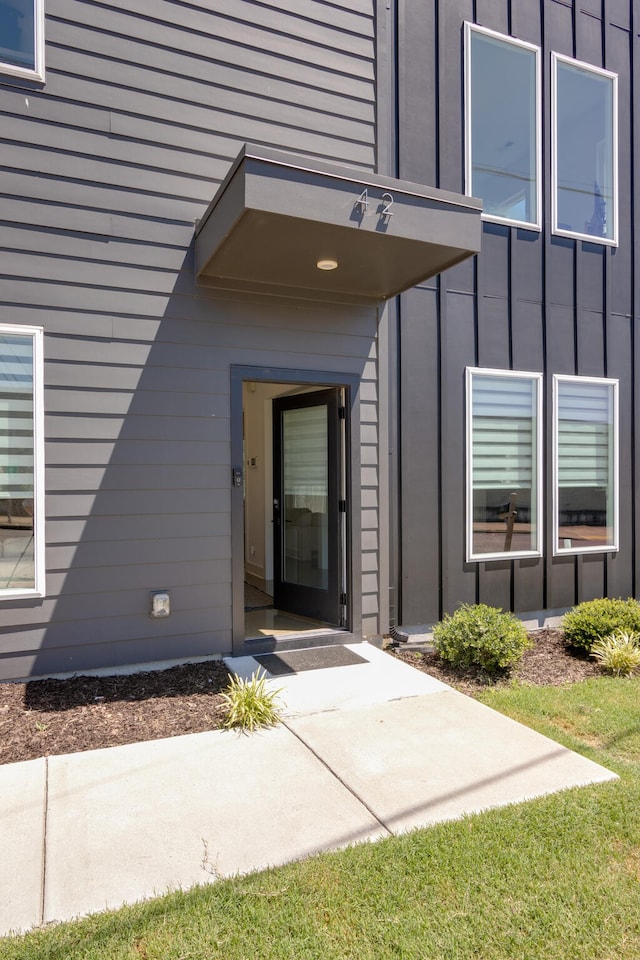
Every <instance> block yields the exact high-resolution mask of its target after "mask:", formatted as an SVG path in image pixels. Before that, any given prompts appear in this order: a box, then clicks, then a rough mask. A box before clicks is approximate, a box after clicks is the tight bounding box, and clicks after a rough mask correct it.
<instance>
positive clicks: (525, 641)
mask: <svg viewBox="0 0 640 960" xmlns="http://www.w3.org/2000/svg"><path fill="white" fill-rule="evenodd" d="M433 642H434V646H435V648H436V650H437V651H438V653H439V654H440V656H441V657H442V659H443V660H446V661H447V662H449V663H452V664H453V665H454V666H456V667H480V669H481V670H484V671H485V673H489V674H495V673H500V672H502V671H504V670H507V669H509V667H512V666H513V665H514V664H515V663H517V662H518V660H520V658H521V657H522V654H523V653H524V651H525V650H526V649H527V647H530V646H531V641H530V640H529V635H528V634H527V631H526V629H525V627H524V625H523V624H522V623H521V622H520V621H519V620H518V619H516V617H514V616H513V614H512V613H503V611H502V610H501V609H500V608H499V607H488V606H487V605H486V604H484V603H478V604H474V605H471V604H466V603H465V604H463V605H462V606H461V607H460V609H459V610H456V612H455V613H454V614H445V616H444V618H443V619H442V620H441V621H440V623H437V624H436V626H435V627H434V628H433Z"/></svg>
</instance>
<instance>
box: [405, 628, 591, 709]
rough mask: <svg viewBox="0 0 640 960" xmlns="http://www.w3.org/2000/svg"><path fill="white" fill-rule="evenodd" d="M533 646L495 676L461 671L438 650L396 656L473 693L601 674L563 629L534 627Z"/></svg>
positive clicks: (551, 682) (464, 690) (573, 680)
mask: <svg viewBox="0 0 640 960" xmlns="http://www.w3.org/2000/svg"><path fill="white" fill-rule="evenodd" d="M529 636H530V637H531V639H532V640H533V643H534V645H533V647H532V648H531V649H530V650H527V651H526V652H525V654H524V656H523V658H522V660H521V661H520V663H519V664H518V665H517V666H516V667H515V668H514V670H512V671H511V673H509V674H507V675H505V676H504V677H501V678H499V679H497V680H496V679H494V678H491V677H488V676H487V675H486V674H483V673H481V672H480V671H478V670H461V669H457V668H455V667H451V666H449V665H448V664H446V663H444V662H443V661H442V660H441V659H440V657H439V656H438V654H437V653H413V652H411V651H408V650H403V649H402V644H400V646H399V647H397V648H396V651H395V653H396V656H397V657H400V659H402V660H404V661H405V663H410V664H411V666H413V667H417V668H418V670H423V671H424V672H425V673H429V674H431V676H432V677H437V679H438V680H442V682H443V683H448V684H449V685H450V686H452V687H455V688H456V689H457V690H461V691H462V693H466V694H469V696H473V695H474V694H475V693H477V692H478V691H479V690H481V689H483V688H485V687H487V686H500V685H505V684H510V683H512V682H513V680H517V681H519V682H520V683H531V684H534V685H537V686H541V685H550V686H560V685H562V684H563V683H576V682H577V681H579V680H587V679H588V678H589V677H597V676H601V675H602V671H601V670H600V668H599V667H598V665H597V663H596V662H595V661H594V660H591V659H590V658H589V657H586V656H584V655H581V654H579V653H574V652H572V651H571V649H570V648H569V647H567V645H566V643H565V640H564V635H563V633H562V631H561V630H556V629H552V628H550V627H546V628H545V629H543V630H532V631H531V632H530V634H529Z"/></svg>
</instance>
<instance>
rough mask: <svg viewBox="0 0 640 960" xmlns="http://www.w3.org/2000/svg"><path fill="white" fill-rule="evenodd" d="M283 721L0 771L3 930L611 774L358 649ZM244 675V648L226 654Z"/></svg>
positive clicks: (292, 680)
mask: <svg viewBox="0 0 640 960" xmlns="http://www.w3.org/2000/svg"><path fill="white" fill-rule="evenodd" d="M349 649H350V650H352V651H353V652H356V653H358V654H359V655H360V656H361V657H362V658H363V659H364V660H365V661H366V662H364V663H358V664H355V665H352V666H341V667H333V668H330V669H320V670H314V671H305V672H301V673H296V674H293V675H288V676H279V677H277V678H276V679H275V680H273V681H270V682H272V683H273V684H274V685H275V686H276V687H279V688H282V694H281V697H282V700H283V701H284V703H285V704H286V719H285V722H284V724H283V725H281V726H278V727H275V728H273V729H269V730H265V731H262V732H259V733H256V734H253V735H250V736H246V735H242V734H238V733H232V732H227V731H213V732H211V733H200V734H195V735H192V736H185V737H175V738H173V739H169V740H156V741H151V742H148V743H137V744H131V745H128V746H123V747H114V748H111V749H106V750H94V751H90V752H87V753H79V754H73V755H70V756H62V757H50V758H48V759H41V760H32V761H29V762H26V763H16V764H10V765H7V766H3V767H0V864H1V865H2V869H1V875H0V934H6V933H9V932H10V931H18V930H27V929H29V928H30V927H32V926H34V925H38V924H41V923H47V922H49V921H52V920H66V919H69V918H72V917H75V916H79V915H84V914H87V913H92V912H95V911H99V910H104V909H106V908H113V907H118V906H120V905H121V904H123V903H127V902H132V901H135V900H140V899H142V898H146V897H152V896H155V895H158V894H161V893H163V892H165V891H167V890H169V889H172V888H173V889H175V888H177V887H183V888H186V887H189V886H191V885H193V884H196V883H203V882H209V881H211V880H213V879H215V878H216V877H224V876H228V875H230V874H235V873H238V872H241V873H242V872H248V871H253V870H259V869H261V868H263V867H267V866H271V865H277V864H282V863H285V862H287V861H290V860H295V859H299V858H302V857H307V856H309V855H311V854H313V853H316V852H318V851H321V850H335V849H337V848H340V847H343V846H346V845H348V844H353V843H358V842H361V841H365V840H376V839H378V838H380V837H385V836H389V835H390V834H395V833H399V832H402V831H405V830H410V829H413V828H415V827H425V826H429V825H430V824H433V823H436V822H438V821H441V820H447V819H451V818H455V817H459V816H462V815H463V814H465V813H470V812H474V811H479V810H484V809H486V808H488V807H495V806H501V805H504V804H509V803H516V802H519V801H522V800H527V799H530V798H532V797H536V796H539V795H541V794H544V793H550V792H553V791H556V790H562V789H565V788H567V787H574V786H580V785H584V784H589V783H597V782H601V781H605V780H610V779H614V774H612V773H610V772H609V771H607V770H605V769H604V768H603V767H600V766H598V765H597V764H595V763H592V762H591V761H589V760H586V759H585V758H584V757H580V756H578V755H577V754H575V753H572V752H571V751H569V750H566V749H564V748H563V747H561V746H559V745H558V744H557V743H554V742H553V741H551V740H548V739H546V738H545V737H542V736H540V735H539V734H537V733H534V732H533V731H531V730H529V729H528V728H527V727H523V726H521V725H520V724H518V723H515V722H514V721H512V720H509V719H507V718H506V717H503V716H501V715H500V714H497V713H495V712H494V711H492V710H489V709H488V708H487V707H484V706H482V705H481V704H479V703H477V702H476V701H474V700H471V699H469V698H468V697H465V696H464V695H462V694H460V693H457V692H455V691H453V690H452V689H451V688H449V687H447V686H445V685H444V684H442V683H440V682H439V681H437V680H435V679H432V678H430V677H428V676H426V675H425V674H423V673H420V672H419V671H417V670H414V669H413V668H412V667H409V666H407V665H405V664H404V663H402V662H400V661H399V660H395V659H393V658H392V657H390V656H388V655H387V654H386V653H383V652H381V651H379V650H377V649H376V648H374V647H371V646H369V645H368V644H354V645H352V646H351V647H349ZM228 665H230V666H231V667H232V668H233V669H234V670H236V672H238V673H239V674H240V675H246V676H249V675H250V674H251V673H252V672H253V671H254V670H255V669H256V667H257V664H256V662H255V661H254V660H253V659H252V658H249V657H245V658H240V659H237V660H233V661H228Z"/></svg>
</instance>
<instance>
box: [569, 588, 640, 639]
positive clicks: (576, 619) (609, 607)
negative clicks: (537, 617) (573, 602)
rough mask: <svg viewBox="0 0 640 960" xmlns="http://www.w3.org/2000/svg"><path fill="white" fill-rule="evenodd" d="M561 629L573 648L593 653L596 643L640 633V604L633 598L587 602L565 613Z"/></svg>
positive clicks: (602, 599)
mask: <svg viewBox="0 0 640 960" xmlns="http://www.w3.org/2000/svg"><path fill="white" fill-rule="evenodd" d="M562 630H563V632H564V636H565V640H566V641H567V643H568V644H569V646H570V647H574V649H576V650H582V651H584V652H585V653H591V651H592V648H593V645H594V644H595V643H597V642H598V641H599V640H603V639H605V638H606V637H610V636H611V634H613V633H616V632H619V631H621V630H622V631H624V632H625V633H640V603H638V601H637V600H634V599H633V597H629V599H628V600H622V599H620V598H614V597H601V598H600V599H598V600H585V601H584V602H583V603H579V604H578V605H577V607H574V608H573V610H570V611H569V613H567V614H565V616H564V618H563V620H562Z"/></svg>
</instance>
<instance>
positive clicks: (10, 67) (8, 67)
mask: <svg viewBox="0 0 640 960" xmlns="http://www.w3.org/2000/svg"><path fill="white" fill-rule="evenodd" d="M33 30H34V42H33V52H34V59H35V66H34V69H33V70H29V69H28V68H27V67H18V66H16V64H15V63H5V62H4V61H2V60H0V75H7V76H10V77H20V78H21V79H23V80H39V81H41V82H42V83H44V0H34V9H33Z"/></svg>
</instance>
